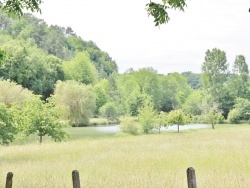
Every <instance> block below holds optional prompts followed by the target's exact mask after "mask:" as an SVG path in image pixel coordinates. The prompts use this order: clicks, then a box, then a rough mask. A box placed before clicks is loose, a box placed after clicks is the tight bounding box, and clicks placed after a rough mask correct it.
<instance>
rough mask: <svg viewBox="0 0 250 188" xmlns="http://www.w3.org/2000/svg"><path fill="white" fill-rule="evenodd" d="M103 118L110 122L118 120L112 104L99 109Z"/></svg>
mask: <svg viewBox="0 0 250 188" xmlns="http://www.w3.org/2000/svg"><path fill="white" fill-rule="evenodd" d="M100 112H101V114H102V116H103V117H106V118H108V120H109V121H110V122H112V121H115V120H117V119H118V110H117V107H116V105H115V104H114V103H111V102H108V103H106V104H105V105H104V106H102V107H101V108H100Z"/></svg>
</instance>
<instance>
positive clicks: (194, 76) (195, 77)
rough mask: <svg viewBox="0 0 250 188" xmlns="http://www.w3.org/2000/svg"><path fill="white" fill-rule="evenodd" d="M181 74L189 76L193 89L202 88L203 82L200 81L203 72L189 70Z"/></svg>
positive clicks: (189, 82) (188, 79)
mask: <svg viewBox="0 0 250 188" xmlns="http://www.w3.org/2000/svg"><path fill="white" fill-rule="evenodd" d="M181 75H183V76H184V77H186V78H187V82H188V84H189V85H190V86H191V87H192V88H193V89H200V88H201V83H200V78H201V74H198V73H193V72H191V71H187V72H183V73H181Z"/></svg>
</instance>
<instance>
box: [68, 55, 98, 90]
mask: <svg viewBox="0 0 250 188" xmlns="http://www.w3.org/2000/svg"><path fill="white" fill-rule="evenodd" d="M63 70H64V72H65V77H66V79H67V80H75V81H78V82H81V83H83V84H86V85H88V84H92V85H94V84H95V83H96V82H97V71H96V69H95V66H94V65H93V64H91V62H90V58H89V55H88V53H86V52H85V53H83V52H81V53H78V54H77V55H76V57H75V58H74V59H73V60H71V61H70V62H64V63H63Z"/></svg>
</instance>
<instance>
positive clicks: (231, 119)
mask: <svg viewBox="0 0 250 188" xmlns="http://www.w3.org/2000/svg"><path fill="white" fill-rule="evenodd" d="M239 116H240V114H239V111H238V110H237V109H235V108H234V109H232V110H230V111H229V113H228V116H227V121H228V123H234V124H237V123H239V120H240V117H239Z"/></svg>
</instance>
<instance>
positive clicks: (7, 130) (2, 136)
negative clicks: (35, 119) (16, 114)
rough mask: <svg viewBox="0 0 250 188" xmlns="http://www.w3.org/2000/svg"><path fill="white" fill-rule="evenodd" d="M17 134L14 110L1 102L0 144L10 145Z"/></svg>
mask: <svg viewBox="0 0 250 188" xmlns="http://www.w3.org/2000/svg"><path fill="white" fill-rule="evenodd" d="M16 134H17V129H16V127H15V124H14V119H13V115H12V112H11V110H10V109H9V108H7V106H6V105H5V104H3V103H1V102H0V144H3V145H8V144H9V143H10V142H12V141H13V140H14V138H15V135H16Z"/></svg>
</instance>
